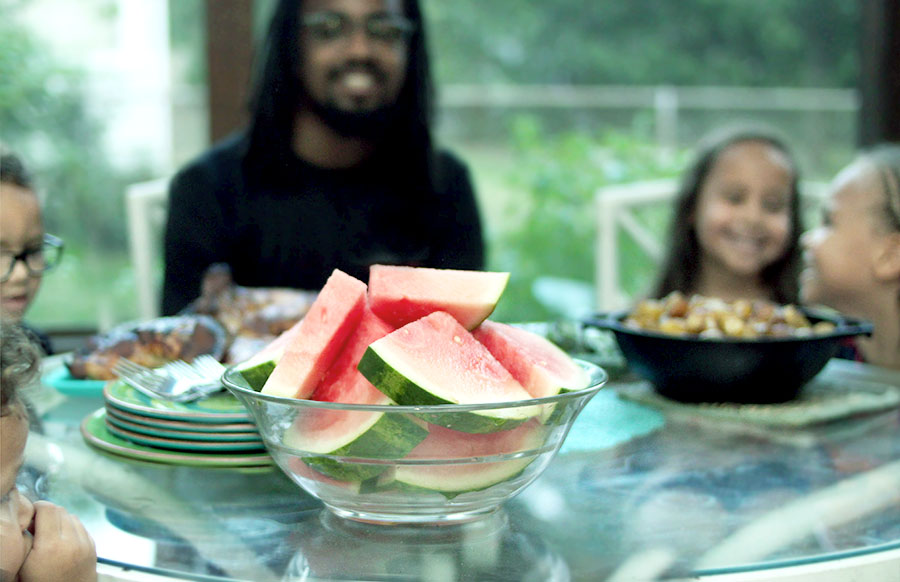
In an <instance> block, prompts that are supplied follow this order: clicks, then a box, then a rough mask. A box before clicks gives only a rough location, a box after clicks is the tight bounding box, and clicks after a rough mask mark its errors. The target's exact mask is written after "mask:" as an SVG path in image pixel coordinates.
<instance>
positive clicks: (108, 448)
mask: <svg viewBox="0 0 900 582" xmlns="http://www.w3.org/2000/svg"><path fill="white" fill-rule="evenodd" d="M81 435H82V437H84V440H85V441H86V442H87V443H88V444H89V445H91V446H93V447H96V448H98V449H100V450H102V451H104V452H107V453H112V454H115V455H119V456H122V457H127V458H130V459H137V460H141V461H153V462H157V463H165V464H169V465H193V466H203V467H261V466H268V465H271V464H272V458H271V457H270V456H269V455H268V454H267V453H259V452H253V453H197V452H187V451H176V450H165V449H157V448H155V447H148V446H144V445H139V444H137V443H134V442H131V441H128V440H125V439H123V438H119V437H117V436H115V435H113V434H112V433H110V432H109V430H108V429H107V426H106V410H105V409H102V408H101V409H99V410H96V411H94V412H93V413H91V414H89V415H88V416H87V417H85V419H84V420H83V421H82V422H81Z"/></svg>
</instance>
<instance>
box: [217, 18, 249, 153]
mask: <svg viewBox="0 0 900 582" xmlns="http://www.w3.org/2000/svg"><path fill="white" fill-rule="evenodd" d="M252 62H253V0H206V63H207V74H208V90H209V95H208V100H209V138H210V142H211V143H212V142H216V141H218V140H220V139H222V138H223V137H225V136H226V135H228V134H229V133H231V132H232V131H234V130H235V129H238V128H240V127H243V126H244V125H245V124H246V121H247V96H248V94H249V89H250V77H251V69H252Z"/></svg>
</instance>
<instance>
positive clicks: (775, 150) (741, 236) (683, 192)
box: [652, 127, 801, 304]
mask: <svg viewBox="0 0 900 582" xmlns="http://www.w3.org/2000/svg"><path fill="white" fill-rule="evenodd" d="M798 183H799V175H798V170H797V165H796V163H795V162H794V159H793V156H792V155H791V152H790V150H789V149H788V147H787V146H786V145H785V144H784V143H783V142H782V141H781V140H780V139H779V138H778V137H777V136H776V135H775V134H773V133H771V132H769V131H767V130H765V129H760V128H752V127H748V128H727V129H724V130H721V131H719V132H716V133H714V134H712V135H711V136H710V137H708V138H707V139H706V140H705V143H704V144H702V145H701V146H700V148H699V149H698V152H697V154H696V157H695V159H694V162H693V164H692V165H691V167H690V168H689V169H688V170H687V172H685V174H684V176H683V178H682V182H681V186H680V190H679V193H678V196H677V198H676V201H675V214H674V216H673V220H672V223H671V226H670V232H669V237H668V242H667V245H666V248H668V249H669V254H668V256H667V257H666V259H665V260H664V262H663V266H662V269H661V271H660V275H659V278H658V281H657V283H656V286H655V289H654V290H653V291H652V296H653V297H656V298H661V297H665V296H666V295H668V294H669V293H671V292H673V291H680V292H681V293H683V294H685V295H688V296H690V295H693V294H699V295H705V296H708V297H717V298H720V299H722V300H725V301H735V300H737V299H748V300H754V299H762V300H769V301H775V302H777V303H782V304H785V303H796V302H797V300H798V275H799V270H800V244H799V240H800V233H801V225H800V195H799V191H798Z"/></svg>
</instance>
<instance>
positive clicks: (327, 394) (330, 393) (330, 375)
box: [312, 306, 394, 404]
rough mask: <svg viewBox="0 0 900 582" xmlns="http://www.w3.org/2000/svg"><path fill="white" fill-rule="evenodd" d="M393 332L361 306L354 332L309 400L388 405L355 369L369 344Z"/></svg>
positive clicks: (381, 395) (389, 401)
mask: <svg viewBox="0 0 900 582" xmlns="http://www.w3.org/2000/svg"><path fill="white" fill-rule="evenodd" d="M392 331H394V328H393V327H391V326H390V325H388V324H387V323H385V322H384V321H382V320H381V319H380V318H379V317H378V316H377V315H375V314H374V313H372V310H371V309H369V308H368V306H366V307H365V309H364V310H363V315H362V318H361V319H360V322H359V325H358V326H357V328H356V332H355V333H354V334H353V335H352V336H351V337H350V339H348V340H347V344H346V345H345V346H344V349H343V350H342V351H341V353H340V355H338V357H337V359H335V361H334V364H332V366H331V368H330V369H329V370H328V372H327V373H326V374H325V378H324V379H323V380H322V382H321V383H320V384H319V386H318V387H317V388H316V389H315V391H314V392H313V394H312V399H313V400H320V401H324V402H345V403H349V404H390V403H391V400H390V398H388V397H387V396H385V395H384V394H382V393H381V392H380V391H379V390H378V389H377V388H375V386H373V385H372V384H371V383H370V382H369V381H368V380H366V378H365V376H363V375H362V374H360V372H359V370H357V369H356V365H357V364H359V360H360V358H362V356H363V354H364V353H365V352H366V348H368V347H369V344H370V343H372V342H374V341H375V340H378V339H381V338H383V337H384V336H386V335H387V334H389V333H391V332H392Z"/></svg>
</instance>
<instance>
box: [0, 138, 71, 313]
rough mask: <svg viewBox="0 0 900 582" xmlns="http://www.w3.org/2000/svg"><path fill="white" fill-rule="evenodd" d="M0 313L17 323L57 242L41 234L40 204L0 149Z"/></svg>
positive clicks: (11, 157) (55, 255)
mask: <svg viewBox="0 0 900 582" xmlns="http://www.w3.org/2000/svg"><path fill="white" fill-rule="evenodd" d="M0 208H2V209H3V212H0V313H2V315H3V317H4V318H6V319H10V320H12V321H16V322H18V321H21V320H22V318H23V317H24V315H25V312H26V311H27V310H28V307H29V306H30V305H31V303H32V301H34V298H35V296H36V295H37V292H38V288H39V287H40V285H41V278H42V276H43V271H45V270H46V269H48V268H50V267H52V266H53V265H55V264H56V262H57V261H58V260H59V257H60V252H61V250H62V246H61V241H60V240H59V239H57V238H56V237H52V236H50V235H46V234H45V233H44V222H43V218H42V215H41V204H40V200H38V197H37V194H36V193H35V190H34V187H33V184H32V181H31V178H30V176H29V175H28V172H27V171H26V170H25V167H24V166H23V165H22V162H21V161H20V160H19V158H18V157H17V156H16V155H15V154H12V153H10V152H7V151H2V150H0Z"/></svg>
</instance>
